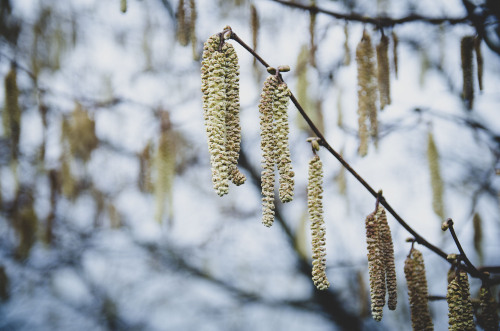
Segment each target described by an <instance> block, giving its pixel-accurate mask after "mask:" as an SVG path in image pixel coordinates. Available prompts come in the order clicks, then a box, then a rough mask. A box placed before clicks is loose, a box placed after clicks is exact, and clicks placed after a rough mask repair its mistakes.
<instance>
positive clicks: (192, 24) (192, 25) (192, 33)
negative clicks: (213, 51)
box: [189, 0, 199, 61]
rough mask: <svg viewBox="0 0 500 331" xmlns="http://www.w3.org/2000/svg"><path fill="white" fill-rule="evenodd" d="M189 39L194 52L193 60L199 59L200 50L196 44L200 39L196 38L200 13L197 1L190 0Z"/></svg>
mask: <svg viewBox="0 0 500 331" xmlns="http://www.w3.org/2000/svg"><path fill="white" fill-rule="evenodd" d="M189 10H190V13H189V15H190V17H189V41H190V42H191V49H192V52H193V60H195V61H198V58H199V57H198V50H197V48H196V45H197V43H198V39H197V38H196V19H197V17H198V14H197V12H196V1H195V0H189Z"/></svg>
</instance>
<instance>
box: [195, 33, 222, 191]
mask: <svg viewBox="0 0 500 331" xmlns="http://www.w3.org/2000/svg"><path fill="white" fill-rule="evenodd" d="M219 43H220V37H219V35H213V36H211V37H210V38H209V39H208V40H207V41H206V42H205V44H204V51H203V61H202V66H201V81H202V83H201V90H202V92H203V97H202V98H203V99H202V102H203V110H204V118H205V128H206V132H207V140H208V150H209V152H210V164H211V166H212V182H213V186H214V189H215V191H216V192H217V194H218V195H219V196H223V195H225V194H227V193H228V190H229V187H228V179H229V174H228V160H227V153H226V143H225V140H226V114H225V113H226V80H225V67H226V57H225V54H224V53H223V52H219V50H218V48H219Z"/></svg>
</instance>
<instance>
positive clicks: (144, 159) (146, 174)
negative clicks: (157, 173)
mask: <svg viewBox="0 0 500 331" xmlns="http://www.w3.org/2000/svg"><path fill="white" fill-rule="evenodd" d="M152 148H153V144H152V142H151V141H149V142H148V143H147V145H146V146H145V147H144V149H143V150H142V152H141V153H140V154H139V176H138V186H139V190H140V191H141V192H143V193H151V192H153V182H152V178H151V177H152V176H151V168H152V163H153V158H152V155H151V154H152Z"/></svg>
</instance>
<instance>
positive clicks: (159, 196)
mask: <svg viewBox="0 0 500 331" xmlns="http://www.w3.org/2000/svg"><path fill="white" fill-rule="evenodd" d="M161 121H162V125H161V134H160V141H159V142H158V149H157V151H156V155H155V160H154V165H155V168H156V169H155V170H156V178H155V182H154V195H155V201H156V211H155V219H156V221H157V222H158V223H160V224H161V223H162V221H163V216H164V215H165V207H166V205H165V200H167V204H168V211H169V215H168V220H169V222H171V221H172V219H173V194H172V188H173V184H174V176H175V159H176V148H175V147H176V146H175V145H176V135H175V132H174V131H173V129H172V125H171V123H170V119H169V116H168V113H167V112H165V113H163V114H162V118H161Z"/></svg>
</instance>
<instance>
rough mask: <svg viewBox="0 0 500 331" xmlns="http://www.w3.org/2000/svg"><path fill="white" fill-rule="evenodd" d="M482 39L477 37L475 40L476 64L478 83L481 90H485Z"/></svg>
mask: <svg viewBox="0 0 500 331" xmlns="http://www.w3.org/2000/svg"><path fill="white" fill-rule="evenodd" d="M481 40H482V39H481V38H480V37H478V36H476V37H475V38H474V51H475V52H476V64H477V81H478V83H479V90H480V91H482V90H483V70H484V64H483V53H482V52H481Z"/></svg>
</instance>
